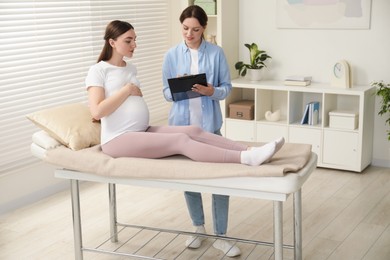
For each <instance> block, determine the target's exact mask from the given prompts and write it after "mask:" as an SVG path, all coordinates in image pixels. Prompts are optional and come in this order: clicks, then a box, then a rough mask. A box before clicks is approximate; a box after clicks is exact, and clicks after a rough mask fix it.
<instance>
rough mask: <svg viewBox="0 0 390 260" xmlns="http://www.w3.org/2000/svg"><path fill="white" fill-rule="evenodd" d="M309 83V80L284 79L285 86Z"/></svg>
mask: <svg viewBox="0 0 390 260" xmlns="http://www.w3.org/2000/svg"><path fill="white" fill-rule="evenodd" d="M310 84H311V80H302V81H301V80H285V81H284V85H287V86H309V85H310Z"/></svg>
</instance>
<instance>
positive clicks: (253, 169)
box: [43, 143, 311, 179]
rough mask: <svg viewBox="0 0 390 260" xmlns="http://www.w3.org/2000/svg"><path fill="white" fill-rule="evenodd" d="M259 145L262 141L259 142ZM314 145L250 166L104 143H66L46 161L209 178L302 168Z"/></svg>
mask: <svg viewBox="0 0 390 260" xmlns="http://www.w3.org/2000/svg"><path fill="white" fill-rule="evenodd" d="M257 145H259V144H257ZM310 155H311V145H307V144H291V143H286V144H285V145H284V146H283V147H282V149H280V151H279V152H277V153H276V154H275V155H274V157H273V158H272V160H271V161H270V162H269V163H266V164H263V165H260V166H247V165H242V164H234V163H204V162H195V161H192V160H190V159H188V158H187V157H184V156H179V155H178V156H171V157H167V158H164V159H142V158H116V159H114V158H112V157H110V156H108V155H106V154H104V153H103V152H102V151H101V149H100V145H96V146H93V147H91V148H87V149H82V150H79V151H73V150H71V149H69V148H66V147H64V146H60V147H57V148H55V149H51V150H48V151H47V152H46V156H45V157H44V158H43V160H44V161H46V162H48V163H51V164H54V165H57V166H60V167H63V168H66V169H69V170H75V171H80V172H87V173H94V174H97V175H102V176H110V177H129V178H140V179H208V178H222V177H244V176H252V177H264V176H284V175H285V174H286V173H294V172H298V171H299V170H300V169H302V168H303V167H304V166H305V164H306V163H307V162H308V160H309V159H310Z"/></svg>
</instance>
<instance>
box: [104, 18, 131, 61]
mask: <svg viewBox="0 0 390 260" xmlns="http://www.w3.org/2000/svg"><path fill="white" fill-rule="evenodd" d="M129 30H134V27H133V26H132V25H131V24H130V23H128V22H124V21H119V20H115V21H112V22H110V23H109V24H108V25H107V27H106V32H105V34H104V46H103V49H102V51H101V52H100V56H99V58H98V60H97V62H99V61H102V60H103V61H107V60H109V59H111V57H112V47H111V45H110V43H109V40H110V39H113V40H116V39H117V38H118V37H119V36H121V35H122V34H124V33H125V32H127V31H129Z"/></svg>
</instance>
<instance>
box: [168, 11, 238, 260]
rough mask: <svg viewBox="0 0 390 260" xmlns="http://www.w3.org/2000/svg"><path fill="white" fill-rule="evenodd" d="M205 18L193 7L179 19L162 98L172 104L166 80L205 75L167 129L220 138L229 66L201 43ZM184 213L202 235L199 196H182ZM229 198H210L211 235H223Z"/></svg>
mask: <svg viewBox="0 0 390 260" xmlns="http://www.w3.org/2000/svg"><path fill="white" fill-rule="evenodd" d="M207 19H208V18H207V14H206V13H205V12H204V10H203V9H202V8H201V7H199V6H197V5H191V6H189V7H187V8H186V9H185V10H184V11H183V12H182V14H181V15H180V19H179V20H180V23H181V25H182V35H183V39H184V41H183V42H182V43H180V44H178V45H176V46H175V47H173V48H171V49H170V50H169V51H168V52H167V53H166V55H165V58H164V63H163V84H164V89H163V93H164V97H165V99H166V100H167V101H173V100H172V95H171V92H170V90H169V86H168V79H169V78H175V77H178V76H183V75H191V74H198V73H206V76H207V82H208V83H207V86H202V85H199V84H195V85H194V88H193V91H195V92H197V93H199V94H202V95H203V96H200V97H197V98H191V99H185V100H181V101H175V102H173V105H172V108H171V111H170V113H169V124H170V125H197V126H199V127H201V128H202V129H204V130H206V131H208V132H211V133H215V134H219V135H221V132H220V129H221V126H222V113H221V108H220V104H219V101H220V100H223V99H225V98H226V97H227V96H228V95H229V94H230V92H231V89H232V85H231V82H230V72H229V66H228V63H227V61H226V57H225V54H224V52H223V49H222V48H221V47H219V46H217V45H215V44H212V43H209V42H207V41H205V38H204V34H203V33H204V30H205V29H206V26H207ZM185 198H186V202H187V206H188V210H189V213H190V216H191V219H192V222H193V225H194V226H195V231H196V232H197V233H206V231H205V228H204V223H205V221H204V212H203V204H202V197H201V194H200V193H195V192H185ZM228 211H229V197H228V196H223V195H216V194H213V195H212V214H213V224H214V233H215V234H216V235H222V236H223V235H226V231H227V223H228ZM203 239H204V238H203V237H196V236H193V237H190V238H189V239H188V240H187V241H186V246H187V247H190V248H199V247H200V246H201V243H202V240H203ZM213 246H214V247H215V248H217V249H220V250H222V251H223V252H224V253H225V254H227V255H228V256H230V257H233V256H238V255H240V254H241V252H240V249H239V248H238V247H237V246H235V245H233V244H232V243H231V242H229V241H224V240H216V242H215V243H214V244H213Z"/></svg>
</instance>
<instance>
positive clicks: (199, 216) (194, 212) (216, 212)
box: [184, 130, 229, 235]
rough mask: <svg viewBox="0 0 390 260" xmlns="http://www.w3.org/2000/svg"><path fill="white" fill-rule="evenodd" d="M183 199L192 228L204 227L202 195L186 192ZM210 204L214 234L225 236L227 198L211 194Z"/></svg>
mask: <svg viewBox="0 0 390 260" xmlns="http://www.w3.org/2000/svg"><path fill="white" fill-rule="evenodd" d="M215 134H218V135H221V132H220V131H219V130H218V131H215ZM184 197H185V199H186V202H187V207H188V211H189V213H190V217H191V219H192V224H193V225H194V226H200V225H204V223H205V221H204V211H203V202H202V194H200V193H199V192H189V191H186V192H184ZM211 203H212V207H211V208H212V215H213V224H214V234H216V235H225V234H226V231H227V224H228V215H229V196H226V195H217V194H213V195H212V201H211Z"/></svg>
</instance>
